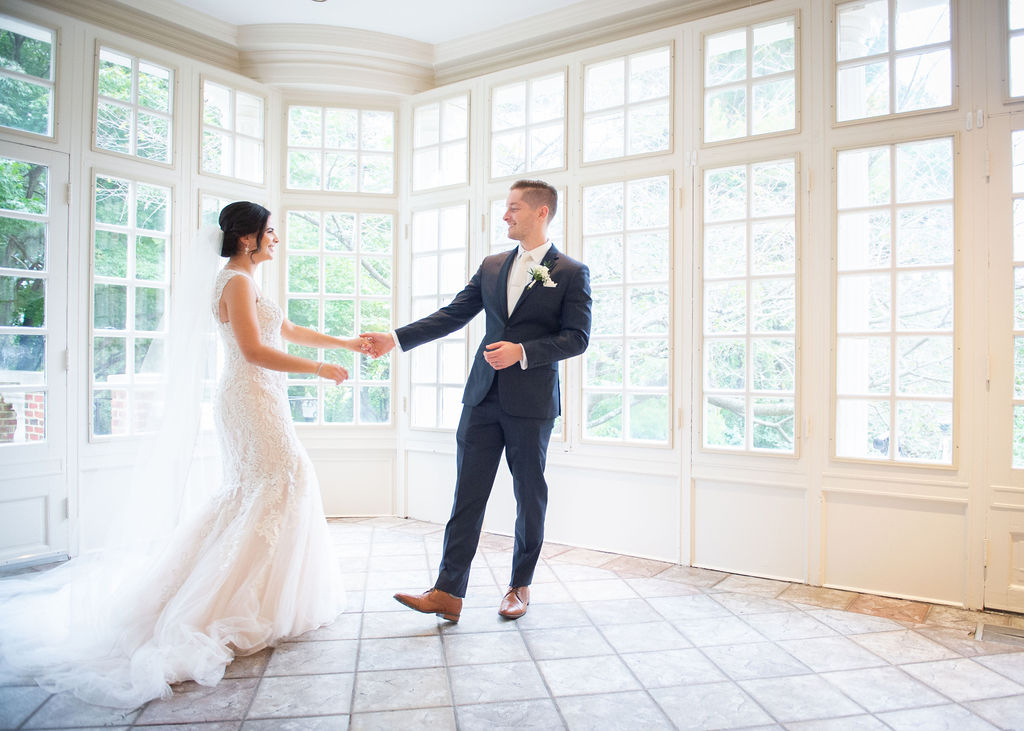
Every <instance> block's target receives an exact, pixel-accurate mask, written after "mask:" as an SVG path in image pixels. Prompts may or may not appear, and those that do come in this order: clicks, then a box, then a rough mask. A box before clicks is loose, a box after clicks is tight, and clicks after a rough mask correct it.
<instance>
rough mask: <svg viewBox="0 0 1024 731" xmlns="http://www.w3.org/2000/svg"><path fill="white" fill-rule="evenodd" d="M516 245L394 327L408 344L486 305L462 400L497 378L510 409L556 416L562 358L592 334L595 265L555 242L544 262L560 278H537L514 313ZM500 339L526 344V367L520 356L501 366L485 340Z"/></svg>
mask: <svg viewBox="0 0 1024 731" xmlns="http://www.w3.org/2000/svg"><path fill="white" fill-rule="evenodd" d="M516 251H517V249H513V250H512V251H510V252H506V253H502V254H492V255H491V256H488V257H487V258H486V259H484V260H483V263H482V264H480V268H479V269H477V272H476V274H474V275H473V278H472V279H471V280H470V281H469V284H467V285H466V286H465V288H464V289H463V290H462V291H461V292H459V293H458V294H457V295H456V296H455V299H453V300H452V301H451V302H450V303H449V304H448V305H446V306H445V307H442V308H441V309H440V310H438V311H437V312H435V313H434V314H432V315H428V316H427V317H424V318H423V319H421V320H417V321H416V322H413V323H411V324H409V325H406V326H404V327H400V328H398V329H397V330H395V334H396V335H397V336H398V341H399V343H400V344H401V346H402V350H409V349H410V348H415V347H416V346H417V345H422V344H423V343H427V342H430V341H431V340H436V339H437V338H441V337H444V336H445V335H447V334H449V333H452V332H455V331H456V330H458V329H459V328H461V327H464V326H465V325H466V323H468V322H469V321H470V320H472V319H473V318H474V317H475V316H476V314H477V313H478V312H480V310H483V311H484V316H485V317H486V333H485V334H484V338H483V340H482V341H481V342H480V345H479V347H477V350H476V355H475V356H474V358H473V366H472V368H471V370H470V372H469V378H468V379H467V381H466V390H465V391H464V392H463V394H462V403H464V404H466V405H468V406H476V405H477V404H479V403H480V402H481V401H482V400H483V398H484V396H486V395H487V392H488V391H490V389H491V385H492V384H493V382H494V379H495V378H497V379H498V397H499V400H500V401H499V402H500V404H501V408H502V410H503V411H504V412H505V413H507V414H511V415H512V416H526V417H533V418H537V419H553V418H555V417H556V416H558V414H559V413H560V412H561V399H560V398H559V386H558V361H560V360H564V359H565V358H571V357H572V356H574V355H579V354H580V353H582V352H583V351H584V350H586V349H587V343H588V342H589V341H590V320H591V298H590V270H589V269H588V268H587V266H586V265H585V264H582V263H581V262H578V261H576V260H575V259H572V258H570V257H568V256H566V255H565V254H562V253H560V252H559V251H558V250H557V249H556V248H555V247H554V246H552V247H551V248H550V249H548V253H547V255H546V256H545V257H544V260H543V262H541V263H542V264H544V265H545V266H547V267H548V269H549V272H550V275H551V280H552V281H553V282H555V283H556V284H557V286H555V287H544V286H543V285H542V284H541V283H540V282H534V284H533V285H532V286H531V287H529V288H528V289H525V290H523V294H522V296H521V297H520V298H519V301H518V303H517V304H516V307H515V309H514V310H513V311H512V314H511V315H509V314H508V275H509V270H510V269H511V268H512V262H513V261H514V260H515V256H516ZM499 340H507V341H509V342H512V343H520V344H521V345H522V346H523V349H524V351H525V352H526V362H527V368H526V370H523V369H522V367H521V366H520V365H519V364H518V363H516V364H513V365H511V366H509V367H508V368H504V369H502V370H500V371H496V370H494V369H493V368H492V367H491V366H490V365H489V364H488V363H487V361H485V360H484V355H483V354H484V345H489V344H490V343H495V342H498V341H499Z"/></svg>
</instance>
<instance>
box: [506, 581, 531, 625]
mask: <svg viewBox="0 0 1024 731" xmlns="http://www.w3.org/2000/svg"><path fill="white" fill-rule="evenodd" d="M529 604H530V587H528V586H510V587H509V589H508V591H507V592H505V598H504V599H502V600H501V606H500V607H498V614H500V615H501V616H502V617H504V618H505V619H519V618H520V617H522V616H523V615H524V614H526V607H527V606H529Z"/></svg>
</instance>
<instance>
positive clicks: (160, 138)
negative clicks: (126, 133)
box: [136, 112, 171, 162]
mask: <svg viewBox="0 0 1024 731" xmlns="http://www.w3.org/2000/svg"><path fill="white" fill-rule="evenodd" d="M138 119H139V126H138V131H137V135H138V138H137V142H136V154H137V155H138V156H139V157H142V158H145V159H147V160H157V161H159V162H170V161H171V121H170V120H169V119H168V118H167V117H159V116H156V115H152V114H145V113H144V112H140V113H139V116H138Z"/></svg>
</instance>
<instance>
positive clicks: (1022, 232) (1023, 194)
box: [1011, 130, 1024, 470]
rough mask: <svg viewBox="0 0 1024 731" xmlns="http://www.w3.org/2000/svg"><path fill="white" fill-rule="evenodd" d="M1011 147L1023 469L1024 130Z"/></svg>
mask: <svg viewBox="0 0 1024 731" xmlns="http://www.w3.org/2000/svg"><path fill="white" fill-rule="evenodd" d="M1011 140H1012V148H1013V261H1014V267H1013V467H1014V469H1018V470H1019V469H1024V131H1021V130H1018V131H1017V132H1014V133H1013V135H1012V136H1011Z"/></svg>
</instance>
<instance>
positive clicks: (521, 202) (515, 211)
mask: <svg viewBox="0 0 1024 731" xmlns="http://www.w3.org/2000/svg"><path fill="white" fill-rule="evenodd" d="M546 216H547V211H546V209H545V210H540V209H538V208H534V207H533V206H531V205H530V203H529V202H528V201H527V200H526V199H525V198H524V197H523V191H522V190H520V189H515V190H510V191H509V192H508V198H507V199H506V200H505V217H504V221H505V223H506V224H507V225H508V237H509V238H510V239H512V240H513V241H526V240H529V239H530V238H532V237H534V236H535V235H537V234H540V235H543V231H544V228H543V227H544V218H545V217H546Z"/></svg>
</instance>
